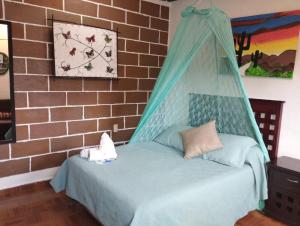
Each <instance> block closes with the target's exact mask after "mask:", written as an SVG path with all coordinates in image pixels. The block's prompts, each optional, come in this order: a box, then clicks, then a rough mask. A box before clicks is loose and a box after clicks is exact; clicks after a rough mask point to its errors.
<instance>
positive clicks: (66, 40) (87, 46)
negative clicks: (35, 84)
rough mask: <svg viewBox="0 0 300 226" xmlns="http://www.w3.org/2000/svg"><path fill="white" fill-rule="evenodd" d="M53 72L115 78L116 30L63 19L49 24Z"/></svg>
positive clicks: (65, 74) (58, 74) (60, 74)
mask: <svg viewBox="0 0 300 226" xmlns="http://www.w3.org/2000/svg"><path fill="white" fill-rule="evenodd" d="M53 32H54V49H55V51H54V54H55V56H54V59H55V74H56V75H57V76H69V77H82V76H83V77H85V76H86V77H110V78H111V77H117V70H116V68H117V33H116V32H115V31H111V30H107V29H101V28H95V27H89V26H84V25H77V24H68V23H64V22H56V21H55V22H54V23H53Z"/></svg>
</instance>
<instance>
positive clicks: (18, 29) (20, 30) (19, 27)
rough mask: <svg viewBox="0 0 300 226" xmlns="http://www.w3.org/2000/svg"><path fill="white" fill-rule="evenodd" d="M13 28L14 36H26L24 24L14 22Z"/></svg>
mask: <svg viewBox="0 0 300 226" xmlns="http://www.w3.org/2000/svg"><path fill="white" fill-rule="evenodd" d="M11 30H12V31H11V32H12V37H13V38H24V30H25V29H24V24H20V23H12V24H11Z"/></svg>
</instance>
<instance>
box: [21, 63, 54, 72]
mask: <svg viewBox="0 0 300 226" xmlns="http://www.w3.org/2000/svg"><path fill="white" fill-rule="evenodd" d="M27 72H28V73H30V74H43V75H52V74H53V73H54V72H53V60H37V59H27Z"/></svg>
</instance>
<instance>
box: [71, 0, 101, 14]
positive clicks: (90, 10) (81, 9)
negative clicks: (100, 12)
mask: <svg viewBox="0 0 300 226" xmlns="http://www.w3.org/2000/svg"><path fill="white" fill-rule="evenodd" d="M65 10H66V11H69V12H73V13H78V14H83V15H88V16H93V17H96V16H97V5H96V4H93V3H90V2H84V1H81V0H65Z"/></svg>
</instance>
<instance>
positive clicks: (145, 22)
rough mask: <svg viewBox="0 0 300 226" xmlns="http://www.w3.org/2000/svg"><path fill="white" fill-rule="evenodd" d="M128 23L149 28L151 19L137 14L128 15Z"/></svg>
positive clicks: (129, 13)
mask: <svg viewBox="0 0 300 226" xmlns="http://www.w3.org/2000/svg"><path fill="white" fill-rule="evenodd" d="M127 23H128V24H132V25H137V26H142V27H149V23H150V18H149V16H144V15H141V14H137V13H131V12H128V13H127Z"/></svg>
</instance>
